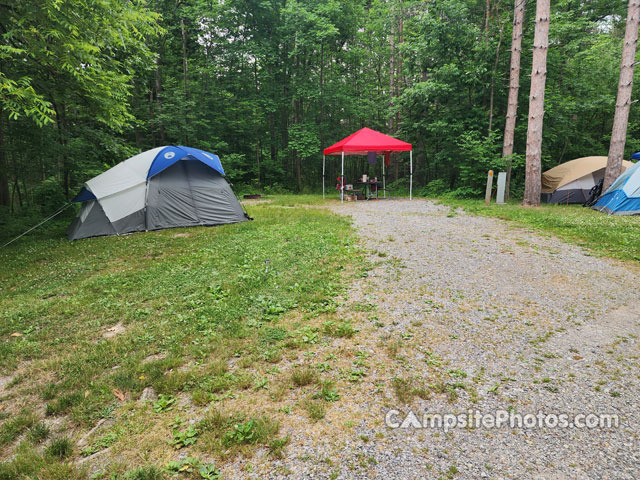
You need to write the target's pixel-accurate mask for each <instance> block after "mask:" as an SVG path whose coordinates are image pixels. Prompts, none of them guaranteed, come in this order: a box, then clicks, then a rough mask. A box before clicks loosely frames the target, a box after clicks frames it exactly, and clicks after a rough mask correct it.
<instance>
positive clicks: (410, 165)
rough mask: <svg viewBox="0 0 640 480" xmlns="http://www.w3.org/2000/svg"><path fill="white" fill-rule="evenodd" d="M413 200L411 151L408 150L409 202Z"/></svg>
mask: <svg viewBox="0 0 640 480" xmlns="http://www.w3.org/2000/svg"><path fill="white" fill-rule="evenodd" d="M412 198H413V150H409V200H411V199H412Z"/></svg>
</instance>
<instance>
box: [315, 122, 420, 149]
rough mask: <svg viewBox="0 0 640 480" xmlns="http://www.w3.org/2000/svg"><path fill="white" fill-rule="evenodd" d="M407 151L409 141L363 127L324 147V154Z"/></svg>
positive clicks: (409, 147) (409, 145)
mask: <svg viewBox="0 0 640 480" xmlns="http://www.w3.org/2000/svg"><path fill="white" fill-rule="evenodd" d="M409 151H411V144H410V143H407V142H403V141H402V140H398V139H397V138H393V137H390V136H389V135H385V134H384V133H380V132H376V131H375V130H371V129H370V128H367V127H365V128H361V129H360V130H358V131H357V132H355V133H352V134H351V135H349V136H348V137H346V138H343V139H342V140H340V141H339V142H338V143H336V144H335V145H331V146H330V147H328V148H325V149H324V154H325V155H340V154H341V153H343V152H344V154H345V155H366V154H367V153H369V152H376V153H377V154H379V155H382V154H384V153H386V152H409Z"/></svg>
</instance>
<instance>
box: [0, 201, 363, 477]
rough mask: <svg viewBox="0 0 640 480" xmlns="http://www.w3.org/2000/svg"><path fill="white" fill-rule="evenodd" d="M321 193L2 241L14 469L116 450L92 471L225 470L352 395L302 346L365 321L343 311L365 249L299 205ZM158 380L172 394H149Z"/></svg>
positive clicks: (56, 469)
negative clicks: (229, 220) (244, 216)
mask: <svg viewBox="0 0 640 480" xmlns="http://www.w3.org/2000/svg"><path fill="white" fill-rule="evenodd" d="M320 201H322V198H321V197H318V196H309V197H293V196H282V197H277V198H275V199H274V201H273V202H272V203H256V204H253V205H250V206H248V207H247V209H248V212H249V214H250V215H251V216H252V217H254V218H255V221H253V222H245V223H241V224H236V225H226V226H221V227H214V228H185V229H171V230H164V231H158V232H149V233H139V234H133V235H127V236H120V237H101V238H95V239H88V240H80V241H75V242H68V241H67V240H66V238H64V237H62V235H55V234H51V232H48V233H47V234H46V235H42V236H40V237H39V236H38V235H37V234H36V235H34V236H31V237H27V238H24V239H22V240H20V241H19V242H16V244H15V245H12V246H10V247H8V248H6V249H4V250H2V251H0V263H1V264H2V266H3V269H2V270H3V271H2V276H1V280H0V372H2V373H0V458H1V459H3V460H7V459H11V460H9V461H5V462H4V463H0V480H4V479H18V478H43V479H61V480H62V479H72V478H86V476H87V474H88V473H87V471H85V467H84V466H83V465H84V464H83V463H82V459H83V458H86V457H90V456H91V457H92V462H87V465H88V464H89V463H91V464H92V465H96V464H97V465H99V464H100V455H101V453H102V452H106V451H109V454H110V455H111V458H112V460H111V461H110V462H108V463H107V464H106V465H105V466H104V468H103V469H102V470H100V469H98V470H97V471H96V470H95V468H94V470H91V471H90V472H89V473H91V474H93V475H95V477H94V478H128V479H156V478H165V476H166V478H169V477H171V478H173V477H172V475H174V474H177V472H178V471H181V472H183V473H181V474H180V478H205V479H207V478H217V476H216V475H217V473H216V472H217V466H216V465H218V464H219V463H220V462H224V461H226V460H227V459H229V458H230V457H233V456H235V455H238V454H247V455H250V453H251V451H252V449H254V448H256V446H258V445H268V446H269V452H270V455H272V456H273V457H278V456H280V455H282V452H283V449H284V448H285V447H286V444H287V442H288V438H287V437H286V436H282V435H280V434H279V430H280V419H281V418H283V417H284V416H286V415H288V414H291V410H292V409H294V410H299V411H300V412H301V414H302V415H304V416H306V417H308V421H309V422H315V421H317V420H318V419H321V418H322V417H323V416H324V411H325V409H326V408H327V407H328V405H329V404H330V403H331V402H333V401H336V400H337V399H338V398H339V397H340V395H339V393H338V390H337V386H336V384H335V381H334V380H333V376H332V375H333V374H332V373H330V370H331V367H330V363H331V362H330V361H328V362H325V363H324V364H323V365H324V367H323V368H322V369H320V370H318V369H316V368H311V367H310V366H309V365H310V364H309V365H307V364H306V363H305V362H303V361H299V355H300V356H302V358H304V356H303V352H305V350H306V349H308V348H310V347H311V346H313V345H315V344H318V343H323V344H328V343H330V342H331V341H332V339H335V338H338V337H341V338H344V337H351V336H353V335H354V334H355V329H354V328H353V327H352V325H351V323H350V322H349V321H347V320H344V319H341V318H337V316H336V314H335V311H336V306H337V305H338V303H339V302H340V301H341V296H340V294H341V293H343V292H344V291H345V286H344V285H345V283H346V282H344V281H341V279H340V277H343V278H342V280H343V279H344V277H347V278H349V277H351V276H355V275H357V274H358V272H360V271H361V270H360V269H361V268H362V264H361V263H360V256H361V255H360V252H359V251H358V249H357V247H356V246H355V236H354V234H353V231H352V229H351V227H350V225H349V222H348V220H347V219H345V218H342V217H339V216H337V215H334V214H331V213H329V212H328V211H326V210H322V209H319V208H304V207H300V206H295V205H297V204H299V203H304V204H314V203H319V202H320ZM149 387H151V388H152V389H153V391H154V392H155V394H156V395H158V398H153V399H152V400H150V401H141V400H140V397H141V394H142V393H143V391H144V390H145V389H148V388H149ZM293 390H295V391H296V392H295V393H294V398H295V399H296V400H295V402H293V403H288V404H287V405H288V406H285V399H286V398H288V395H289V394H290V392H291V391H293ZM147 392H149V390H147ZM318 392H320V393H318ZM223 403H224V405H225V407H224V408H219V407H218V406H219V405H222V404H223ZM96 425H99V426H100V427H99V428H98V429H97V430H96V431H95V432H93V433H90V434H89V435H87V432H89V431H90V429H91V428H93V427H94V426H96ZM187 447H188V448H189V456H188V457H187V458H186V459H182V460H180V461H178V460H176V458H177V450H181V449H183V448H187ZM113 458H117V459H118V460H117V461H113ZM94 459H95V460H94ZM92 468H93V467H92Z"/></svg>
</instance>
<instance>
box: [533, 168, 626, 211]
mask: <svg viewBox="0 0 640 480" xmlns="http://www.w3.org/2000/svg"><path fill="white" fill-rule="evenodd" d="M632 166H633V163H631V162H627V161H624V162H622V171H623V172H624V171H625V170H626V169H627V168H630V167H632ZM606 168H607V157H582V158H576V159H575V160H571V161H569V162H565V163H561V164H560V165H557V166H555V167H553V168H552V169H550V170H547V171H546V172H544V173H543V174H542V195H541V200H542V201H543V202H545V203H584V202H586V201H587V199H588V198H589V191H590V190H591V188H592V187H594V186H595V185H597V184H598V183H599V182H600V180H602V179H603V178H604V172H605V169H606Z"/></svg>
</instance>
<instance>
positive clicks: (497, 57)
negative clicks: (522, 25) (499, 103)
mask: <svg viewBox="0 0 640 480" xmlns="http://www.w3.org/2000/svg"><path fill="white" fill-rule="evenodd" d="M503 31H504V26H503V25H500V36H499V37H498V45H497V47H496V58H495V61H494V62H493V72H491V89H490V93H489V129H488V132H487V136H491V129H492V127H493V93H494V90H495V86H496V70H498V61H499V60H500V46H501V45H502V32H503Z"/></svg>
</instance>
